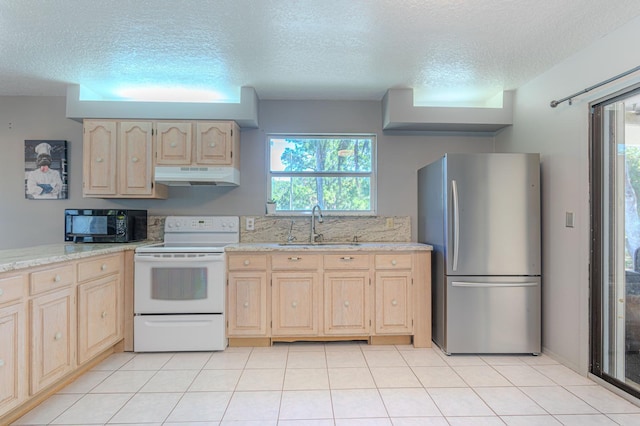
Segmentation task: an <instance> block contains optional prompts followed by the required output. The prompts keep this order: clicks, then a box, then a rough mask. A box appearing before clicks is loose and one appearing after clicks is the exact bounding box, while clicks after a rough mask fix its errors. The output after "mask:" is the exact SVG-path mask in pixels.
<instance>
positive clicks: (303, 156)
mask: <svg viewBox="0 0 640 426" xmlns="http://www.w3.org/2000/svg"><path fill="white" fill-rule="evenodd" d="M268 141H269V164H270V167H269V181H268V191H267V192H268V193H267V198H269V199H273V200H274V201H275V202H276V212H280V213H298V212H310V211H311V209H312V208H313V206H314V205H316V204H318V205H320V207H321V208H322V209H323V210H324V211H325V212H342V213H355V214H374V213H375V142H376V141H375V136H373V135H318V136H316V135H313V136H309V135H304V136H301V135H271V136H269V139H268Z"/></svg>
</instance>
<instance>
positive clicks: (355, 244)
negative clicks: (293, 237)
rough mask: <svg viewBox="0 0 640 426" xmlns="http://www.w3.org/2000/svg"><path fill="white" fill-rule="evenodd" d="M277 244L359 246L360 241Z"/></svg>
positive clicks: (280, 244)
mask: <svg viewBox="0 0 640 426" xmlns="http://www.w3.org/2000/svg"><path fill="white" fill-rule="evenodd" d="M278 245H279V246H311V247H315V246H320V247H321V246H359V245H360V243H351V242H343V243H331V242H321V243H278Z"/></svg>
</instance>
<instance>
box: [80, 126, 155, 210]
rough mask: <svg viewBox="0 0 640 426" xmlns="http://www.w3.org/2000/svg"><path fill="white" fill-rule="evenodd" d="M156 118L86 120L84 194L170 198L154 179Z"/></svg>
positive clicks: (99, 196)
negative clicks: (146, 119) (149, 119)
mask: <svg viewBox="0 0 640 426" xmlns="http://www.w3.org/2000/svg"><path fill="white" fill-rule="evenodd" d="M153 127H154V126H153V122H152V121H115V120H86V121H85V122H84V129H83V132H84V135H83V149H84V152H83V185H82V189H83V196H84V197H97V198H161V199H164V198H167V196H168V188H167V187H166V186H165V185H161V184H156V183H155V182H154V180H153V167H154V161H153V160H154V153H155V150H154V138H153Z"/></svg>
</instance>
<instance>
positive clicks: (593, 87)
mask: <svg viewBox="0 0 640 426" xmlns="http://www.w3.org/2000/svg"><path fill="white" fill-rule="evenodd" d="M636 71H640V66H637V67H635V68H633V69H630V70H629V71H625V72H623V73H622V74H618V75H616V76H615V77H611V78H610V79H607V80H604V81H601V82H600V83H598V84H594V85H593V86H590V87H587V88H586V89H584V90H581V91H580V92H576V93H574V94H573V95H569V96H567V97H566V98H562V99H559V100H557V101H551V102H550V103H549V106H550V107H551V108H555V107H557V106H558V105H560V104H561V103H563V102H564V101H567V100H568V101H569V105H571V101H572V100H573V98H575V97H576V96H579V95H583V94H585V93H587V92H590V91H591V90H593V89H596V88H598V87H600V86H604V85H605V84H608V83H611V82H612V81H615V80H617V79H619V78H622V77H625V76H627V75H629V74H632V73H634V72H636Z"/></svg>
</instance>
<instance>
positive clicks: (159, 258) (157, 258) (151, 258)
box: [133, 253, 224, 263]
mask: <svg viewBox="0 0 640 426" xmlns="http://www.w3.org/2000/svg"><path fill="white" fill-rule="evenodd" d="M133 259H134V261H138V262H148V263H151V262H154V263H160V262H163V263H178V262H182V263H184V262H211V261H214V262H216V261H217V262H224V253H211V254H205V255H197V256H188V255H186V256H175V257H174V255H171V256H167V255H166V254H151V253H149V254H135V256H134V257H133Z"/></svg>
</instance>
